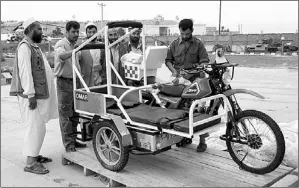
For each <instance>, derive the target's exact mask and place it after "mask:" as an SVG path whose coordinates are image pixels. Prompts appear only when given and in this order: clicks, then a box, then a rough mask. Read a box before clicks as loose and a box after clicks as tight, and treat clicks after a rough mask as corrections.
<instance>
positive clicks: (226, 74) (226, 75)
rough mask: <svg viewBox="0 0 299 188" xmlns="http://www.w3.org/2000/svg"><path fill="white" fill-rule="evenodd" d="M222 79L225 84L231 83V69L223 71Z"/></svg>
mask: <svg viewBox="0 0 299 188" xmlns="http://www.w3.org/2000/svg"><path fill="white" fill-rule="evenodd" d="M222 81H223V83H224V84H225V85H229V84H230V82H231V81H232V76H231V74H230V71H229V70H228V69H227V70H226V71H225V72H224V73H223V75H222Z"/></svg>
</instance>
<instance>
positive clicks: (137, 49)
mask: <svg viewBox="0 0 299 188" xmlns="http://www.w3.org/2000/svg"><path fill="white" fill-rule="evenodd" d="M140 33H141V29H138V30H137V31H135V32H133V33H131V34H130V40H129V41H128V42H127V43H126V44H125V46H126V49H127V53H129V52H131V51H132V52H134V53H137V54H142V43H141V42H140Z"/></svg>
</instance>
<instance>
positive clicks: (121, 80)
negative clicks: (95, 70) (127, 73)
mask: <svg viewBox="0 0 299 188" xmlns="http://www.w3.org/2000/svg"><path fill="white" fill-rule="evenodd" d="M112 58H113V57H112ZM109 63H110V67H111V68H112V70H113V72H114V74H115V75H116V76H117V77H118V79H119V80H120V82H121V84H122V85H123V86H126V84H125V82H124V81H123V79H122V78H121V77H120V75H119V73H118V72H117V70H116V69H115V67H114V65H113V64H112V62H111V61H109ZM111 84H112V83H111Z"/></svg>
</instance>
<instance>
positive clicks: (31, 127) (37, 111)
mask: <svg viewBox="0 0 299 188" xmlns="http://www.w3.org/2000/svg"><path fill="white" fill-rule="evenodd" d="M23 26H24V29H25V31H24V34H25V37H24V39H23V40H22V41H21V42H20V44H19V46H18V49H17V57H16V62H17V64H15V69H14V70H15V71H14V75H13V81H12V86H11V92H10V94H11V95H17V97H18V100H19V105H20V111H21V116H22V120H23V122H24V123H25V135H24V148H23V154H24V155H25V156H27V162H26V167H25V168H24V171H26V172H32V173H36V174H46V173H49V170H48V169H46V168H45V167H44V166H43V165H42V164H41V163H45V162H51V161H52V159H51V158H47V157H44V156H42V155H39V153H40V150H41V147H42V144H43V141H44V137H45V133H46V123H47V122H48V121H49V120H51V119H55V118H57V117H58V110H57V105H58V104H57V95H56V88H55V85H54V75H53V73H52V69H51V67H50V65H49V63H48V61H47V59H46V57H45V55H44V53H43V52H42V51H41V49H40V48H39V47H38V46H37V44H36V43H40V42H41V39H42V30H41V26H40V24H39V23H38V22H37V21H36V20H34V19H33V18H31V19H29V20H27V21H25V22H24V23H23Z"/></svg>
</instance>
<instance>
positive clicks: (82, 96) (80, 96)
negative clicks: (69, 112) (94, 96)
mask: <svg viewBox="0 0 299 188" xmlns="http://www.w3.org/2000/svg"><path fill="white" fill-rule="evenodd" d="M75 95H76V99H78V100H81V101H86V102H87V101H88V98H87V94H85V93H79V92H76V94H75Z"/></svg>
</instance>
